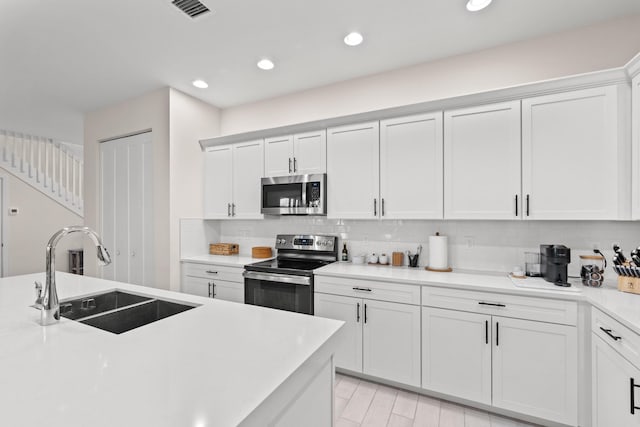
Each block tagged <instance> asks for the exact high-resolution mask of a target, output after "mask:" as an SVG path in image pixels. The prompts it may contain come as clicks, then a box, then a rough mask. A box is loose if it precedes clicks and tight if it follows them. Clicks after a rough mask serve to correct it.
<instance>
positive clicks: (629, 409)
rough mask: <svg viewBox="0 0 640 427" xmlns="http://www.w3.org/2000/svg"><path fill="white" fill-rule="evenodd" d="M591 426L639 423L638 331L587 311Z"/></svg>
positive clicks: (595, 311)
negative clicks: (589, 325) (589, 317)
mask: <svg viewBox="0 0 640 427" xmlns="http://www.w3.org/2000/svg"><path fill="white" fill-rule="evenodd" d="M591 332H592V333H591V377H592V386H591V391H592V426H593V427H609V426H624V427H634V426H640V368H638V367H639V366H640V335H638V334H636V333H635V332H633V331H632V330H630V329H628V328H627V327H625V326H624V325H622V324H620V323H619V322H617V321H616V320H614V319H612V318H611V317H609V316H608V315H606V314H604V313H603V312H601V311H600V310H598V309H596V308H592V311H591Z"/></svg>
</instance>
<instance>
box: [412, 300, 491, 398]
mask: <svg viewBox="0 0 640 427" xmlns="http://www.w3.org/2000/svg"><path fill="white" fill-rule="evenodd" d="M491 332H492V328H491V316H487V315H484V314H476V313H467V312H463V311H455V310H443V309H439V308H429V307H423V308H422V388H425V389H428V390H433V391H437V392H440V393H446V394H450V395H453V396H457V397H461V398H464V399H469V400H473V401H476V402H480V403H484V404H487V405H490V404H491V346H492V337H491Z"/></svg>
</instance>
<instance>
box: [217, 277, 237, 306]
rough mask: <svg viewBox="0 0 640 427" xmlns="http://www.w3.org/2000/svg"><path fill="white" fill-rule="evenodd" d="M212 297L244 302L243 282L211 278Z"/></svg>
mask: <svg viewBox="0 0 640 427" xmlns="http://www.w3.org/2000/svg"><path fill="white" fill-rule="evenodd" d="M212 283H213V297H214V298H216V299H221V300H225V301H233V302H239V303H244V283H238V282H229V281H227V280H212Z"/></svg>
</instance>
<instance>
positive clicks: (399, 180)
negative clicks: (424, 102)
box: [380, 112, 443, 219]
mask: <svg viewBox="0 0 640 427" xmlns="http://www.w3.org/2000/svg"><path fill="white" fill-rule="evenodd" d="M442 197H443V194H442V112H437V113H433V114H422V115H418V116H411V117H402V118H398V119H391V120H383V121H382V122H380V214H381V216H382V218H388V219H432V218H436V219H437V218H442V203H443V200H442Z"/></svg>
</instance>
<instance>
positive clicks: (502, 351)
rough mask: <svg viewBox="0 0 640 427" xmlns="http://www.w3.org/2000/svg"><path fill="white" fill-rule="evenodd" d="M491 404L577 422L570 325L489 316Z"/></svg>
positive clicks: (574, 356)
mask: <svg viewBox="0 0 640 427" xmlns="http://www.w3.org/2000/svg"><path fill="white" fill-rule="evenodd" d="M493 333H494V340H493V355H492V359H493V364H492V368H493V402H492V404H493V406H495V407H497V408H503V409H508V410H511V411H515V412H519V413H522V414H527V415H532V416H536V417H540V418H545V419H548V420H553V421H557V422H561V423H565V424H569V425H577V414H578V398H577V396H578V390H577V386H578V368H577V355H578V351H577V349H578V342H577V339H578V337H577V331H576V328H575V327H573V326H566V325H555V324H551V323H544V322H535V321H531V320H521V319H510V318H506V317H498V316H494V317H493Z"/></svg>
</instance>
